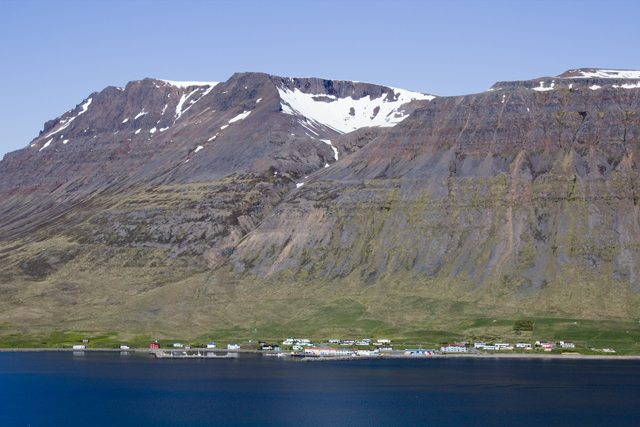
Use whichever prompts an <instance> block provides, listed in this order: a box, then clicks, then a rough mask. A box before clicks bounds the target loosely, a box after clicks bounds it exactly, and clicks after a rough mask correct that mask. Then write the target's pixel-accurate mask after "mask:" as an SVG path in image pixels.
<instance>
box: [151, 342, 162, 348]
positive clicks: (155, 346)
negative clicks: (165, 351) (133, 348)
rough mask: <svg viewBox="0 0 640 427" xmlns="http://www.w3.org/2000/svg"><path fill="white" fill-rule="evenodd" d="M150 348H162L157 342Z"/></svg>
mask: <svg viewBox="0 0 640 427" xmlns="http://www.w3.org/2000/svg"><path fill="white" fill-rule="evenodd" d="M149 348H160V344H158V343H157V342H152V343H151V344H150V345H149Z"/></svg>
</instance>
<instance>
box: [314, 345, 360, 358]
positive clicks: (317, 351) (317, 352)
mask: <svg viewBox="0 0 640 427" xmlns="http://www.w3.org/2000/svg"><path fill="white" fill-rule="evenodd" d="M304 354H305V355H306V356H353V355H355V354H356V353H355V351H354V350H348V349H342V348H320V347H307V348H305V349H304Z"/></svg>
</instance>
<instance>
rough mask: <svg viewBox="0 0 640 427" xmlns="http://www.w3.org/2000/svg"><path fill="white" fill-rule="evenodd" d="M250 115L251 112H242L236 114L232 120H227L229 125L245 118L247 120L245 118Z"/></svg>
mask: <svg viewBox="0 0 640 427" xmlns="http://www.w3.org/2000/svg"><path fill="white" fill-rule="evenodd" d="M249 114H251V111H244V112H242V113H240V114H238V115H237V116H235V117H234V118H233V119H231V120H229V123H235V122H237V121H239V120H243V119H245V118H247V116H248V115H249Z"/></svg>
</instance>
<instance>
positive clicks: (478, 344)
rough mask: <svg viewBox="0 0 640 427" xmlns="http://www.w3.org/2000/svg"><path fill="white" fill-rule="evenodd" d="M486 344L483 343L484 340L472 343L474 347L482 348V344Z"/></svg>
mask: <svg viewBox="0 0 640 427" xmlns="http://www.w3.org/2000/svg"><path fill="white" fill-rule="evenodd" d="M486 345H487V343H484V342H477V343H474V344H473V347H474V348H484V346H486Z"/></svg>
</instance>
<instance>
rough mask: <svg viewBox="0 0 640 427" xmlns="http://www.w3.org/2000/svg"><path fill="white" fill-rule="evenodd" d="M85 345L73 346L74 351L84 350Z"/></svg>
mask: <svg viewBox="0 0 640 427" xmlns="http://www.w3.org/2000/svg"><path fill="white" fill-rule="evenodd" d="M84 348H85V347H84V344H76V345H74V346H73V349H74V350H84Z"/></svg>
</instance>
